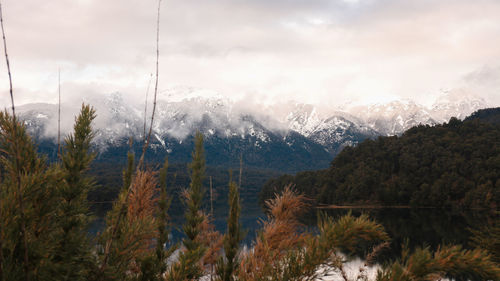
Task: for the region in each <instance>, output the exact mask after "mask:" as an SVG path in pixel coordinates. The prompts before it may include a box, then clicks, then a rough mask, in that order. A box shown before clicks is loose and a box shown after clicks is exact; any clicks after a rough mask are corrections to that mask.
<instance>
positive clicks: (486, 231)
mask: <svg viewBox="0 0 500 281" xmlns="http://www.w3.org/2000/svg"><path fill="white" fill-rule="evenodd" d="M471 231H472V234H473V237H472V241H473V244H474V245H475V246H477V247H479V248H481V249H484V250H486V251H488V252H490V253H491V256H492V259H493V260H494V261H495V262H496V263H497V264H500V223H499V221H498V220H496V221H495V224H494V225H492V226H485V227H483V228H482V229H479V230H474V229H472V230H471Z"/></svg>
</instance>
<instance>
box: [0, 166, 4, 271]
mask: <svg viewBox="0 0 500 281" xmlns="http://www.w3.org/2000/svg"><path fill="white" fill-rule="evenodd" d="M1 181H2V174H1V173H0V182H1ZM1 192H2V190H0V281H3V226H2V209H3V208H2V199H1V196H2V193H1Z"/></svg>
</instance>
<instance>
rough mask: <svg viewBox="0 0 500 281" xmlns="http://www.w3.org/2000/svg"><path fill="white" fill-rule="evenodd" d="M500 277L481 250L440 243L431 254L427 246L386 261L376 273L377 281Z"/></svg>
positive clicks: (497, 278) (496, 269)
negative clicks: (392, 260)
mask: <svg viewBox="0 0 500 281" xmlns="http://www.w3.org/2000/svg"><path fill="white" fill-rule="evenodd" d="M444 277H447V278H453V279H454V280H499V278H500V269H499V267H498V264H496V263H494V262H493V261H492V260H491V257H490V256H489V255H488V253H487V252H486V251H484V250H479V249H475V250H464V249H462V247H461V246H443V247H441V248H439V249H438V250H437V251H436V252H434V253H432V252H431V251H430V250H429V248H423V249H422V248H419V249H416V250H415V251H414V252H413V253H412V254H409V250H408V248H405V250H404V253H403V256H402V260H401V261H396V262H394V263H392V264H389V265H388V266H386V267H385V268H384V269H382V270H380V271H379V272H378V274H377V281H393V280H394V281H396V280H398V281H399V280H403V281H404V280H412V281H413V280H441V279H442V278H444Z"/></svg>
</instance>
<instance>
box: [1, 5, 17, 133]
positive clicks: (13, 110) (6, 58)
mask: <svg viewBox="0 0 500 281" xmlns="http://www.w3.org/2000/svg"><path fill="white" fill-rule="evenodd" d="M0 25H1V26H2V38H3V49H4V52H5V61H6V62H7V73H8V74H9V85H10V102H11V104H12V116H13V117H14V123H15V122H16V108H15V107H14V94H13V93H12V75H11V74H10V63H9V55H8V54H7V40H6V39H5V31H4V29H3V13H2V3H0Z"/></svg>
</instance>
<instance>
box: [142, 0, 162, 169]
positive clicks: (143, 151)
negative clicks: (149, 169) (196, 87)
mask: <svg viewBox="0 0 500 281" xmlns="http://www.w3.org/2000/svg"><path fill="white" fill-rule="evenodd" d="M160 7H161V0H158V14H157V17H156V76H155V92H154V97H153V111H152V113H151V124H150V125H149V132H148V137H147V139H146V142H145V143H144V146H143V147H142V154H141V158H140V159H139V164H138V165H137V169H140V168H141V167H142V165H143V163H144V155H145V154H146V150H147V149H148V146H149V142H150V141H151V133H152V132H153V122H154V119H155V111H156V96H157V95H158V71H159V70H158V66H159V60H160Z"/></svg>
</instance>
